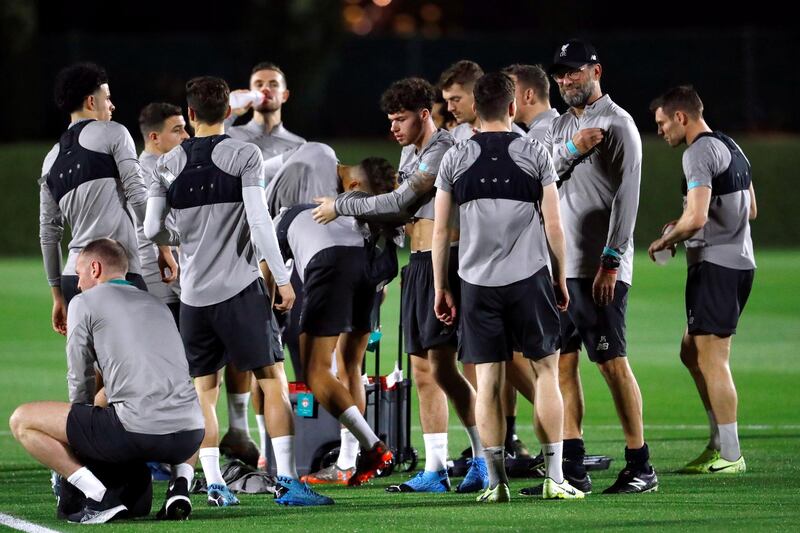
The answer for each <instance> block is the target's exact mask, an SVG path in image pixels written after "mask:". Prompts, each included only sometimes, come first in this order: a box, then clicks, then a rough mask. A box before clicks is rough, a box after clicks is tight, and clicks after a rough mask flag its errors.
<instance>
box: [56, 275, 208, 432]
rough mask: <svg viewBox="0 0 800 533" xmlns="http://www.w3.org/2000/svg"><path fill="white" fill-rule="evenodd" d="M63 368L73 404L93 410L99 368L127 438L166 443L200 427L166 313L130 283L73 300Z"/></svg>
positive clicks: (112, 284)
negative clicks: (129, 434)
mask: <svg viewBox="0 0 800 533" xmlns="http://www.w3.org/2000/svg"><path fill="white" fill-rule="evenodd" d="M67 364H68V370H67V383H68V385H69V400H70V402H72V403H80V404H89V405H91V404H93V403H94V394H95V392H96V391H95V377H94V370H95V365H96V366H97V368H98V369H99V371H100V373H101V374H102V375H103V383H104V385H105V390H106V396H107V397H108V402H109V404H110V405H111V406H113V407H114V411H115V412H116V414H117V416H118V417H119V420H120V422H122V425H123V426H124V427H125V429H126V430H128V431H131V432H134V433H145V434H150V435H166V434H169V433H177V432H179V431H190V430H195V429H202V428H203V427H205V424H204V422H203V413H202V412H201V411H200V404H199V403H198V401H197V393H196V392H195V389H194V385H192V379H191V378H190V377H189V364H188V363H187V361H186V354H185V352H184V349H183V342H182V341H181V337H180V334H178V329H177V328H176V327H175V321H174V320H173V318H172V315H171V313H170V312H169V309H167V307H166V306H165V305H164V304H163V303H161V302H160V301H159V299H158V298H156V297H155V296H153V295H152V294H149V293H147V292H145V291H140V290H139V289H137V288H136V287H133V286H132V285H130V284H128V283H127V282H124V281H122V280H112V281H110V282H108V283H102V284H100V285H98V286H96V287H94V288H92V289H89V290H87V291H85V292H83V293H81V294H79V295H77V296H76V297H75V298H73V299H72V301H71V302H70V304H69V312H68V313H67Z"/></svg>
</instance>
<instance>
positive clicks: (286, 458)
mask: <svg viewBox="0 0 800 533" xmlns="http://www.w3.org/2000/svg"><path fill="white" fill-rule="evenodd" d="M272 452H273V453H274V454H275V466H276V468H277V472H276V473H277V475H279V476H285V477H290V478H292V479H298V478H299V477H300V476H298V475H297V463H296V462H295V457H294V435H286V436H284V437H275V438H274V439H272Z"/></svg>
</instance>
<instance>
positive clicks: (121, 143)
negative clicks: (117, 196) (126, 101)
mask: <svg viewBox="0 0 800 533" xmlns="http://www.w3.org/2000/svg"><path fill="white" fill-rule="evenodd" d="M117 127H118V129H117V131H115V132H114V133H115V135H114V140H113V142H112V143H111V155H112V156H113V157H114V161H116V162H117V169H118V170H119V179H120V182H122V190H123V192H124V193H125V198H126V199H127V200H128V203H129V204H130V205H131V207H132V208H133V211H134V213H135V214H136V218H138V219H139V220H144V216H145V209H146V208H147V189H146V188H145V186H144V174H143V172H142V166H141V165H140V164H139V158H138V157H137V156H136V145H135V144H134V142H133V137H131V134H130V132H129V131H128V130H127V129H126V128H125V127H124V126H122V125H121V124H117Z"/></svg>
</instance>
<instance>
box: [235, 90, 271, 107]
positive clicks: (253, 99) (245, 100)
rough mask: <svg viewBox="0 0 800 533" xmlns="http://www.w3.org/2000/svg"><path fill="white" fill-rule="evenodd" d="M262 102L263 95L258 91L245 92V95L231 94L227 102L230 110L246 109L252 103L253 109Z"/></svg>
mask: <svg viewBox="0 0 800 533" xmlns="http://www.w3.org/2000/svg"><path fill="white" fill-rule="evenodd" d="M263 101H264V94H263V93H261V92H260V91H247V92H246V93H238V92H236V93H231V96H230V99H229V100H228V102H229V104H230V106H231V109H239V108H242V107H246V106H247V105H248V104H250V103H252V104H253V107H258V106H259V105H261V102H263Z"/></svg>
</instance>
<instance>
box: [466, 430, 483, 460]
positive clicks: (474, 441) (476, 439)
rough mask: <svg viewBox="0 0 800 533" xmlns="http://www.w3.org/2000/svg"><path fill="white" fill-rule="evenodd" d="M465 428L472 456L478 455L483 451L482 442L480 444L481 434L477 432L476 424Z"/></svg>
mask: <svg viewBox="0 0 800 533" xmlns="http://www.w3.org/2000/svg"><path fill="white" fill-rule="evenodd" d="M465 429H466V430H467V436H468V437H469V445H470V446H472V457H480V456H481V454H482V453H483V444H481V436H480V435H479V434H478V426H469V427H468V428H465Z"/></svg>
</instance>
